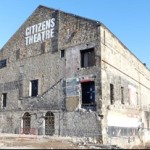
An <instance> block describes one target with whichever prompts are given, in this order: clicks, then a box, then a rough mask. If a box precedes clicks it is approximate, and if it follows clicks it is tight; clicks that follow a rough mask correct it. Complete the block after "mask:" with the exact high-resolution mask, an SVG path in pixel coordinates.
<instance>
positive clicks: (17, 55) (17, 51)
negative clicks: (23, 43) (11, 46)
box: [16, 49, 20, 60]
mask: <svg viewBox="0 0 150 150" xmlns="http://www.w3.org/2000/svg"><path fill="white" fill-rule="evenodd" d="M18 59H20V49H18V50H16V60H18Z"/></svg>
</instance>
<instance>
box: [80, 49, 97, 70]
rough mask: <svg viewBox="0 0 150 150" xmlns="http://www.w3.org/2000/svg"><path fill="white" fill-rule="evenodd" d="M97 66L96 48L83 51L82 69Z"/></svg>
mask: <svg viewBox="0 0 150 150" xmlns="http://www.w3.org/2000/svg"><path fill="white" fill-rule="evenodd" d="M94 65H95V53H94V48H90V49H87V50H82V51H81V67H82V68H84V67H91V66H94Z"/></svg>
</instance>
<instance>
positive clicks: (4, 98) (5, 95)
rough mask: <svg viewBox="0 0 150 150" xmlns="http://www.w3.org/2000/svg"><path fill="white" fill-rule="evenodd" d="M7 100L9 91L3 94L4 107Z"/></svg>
mask: <svg viewBox="0 0 150 150" xmlns="http://www.w3.org/2000/svg"><path fill="white" fill-rule="evenodd" d="M6 101H7V93H3V94H2V102H3V108H4V107H6Z"/></svg>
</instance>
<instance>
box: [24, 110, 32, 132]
mask: <svg viewBox="0 0 150 150" xmlns="http://www.w3.org/2000/svg"><path fill="white" fill-rule="evenodd" d="M30 126H31V115H30V114H29V113H28V112H26V113H25V114H24V115H23V133H24V134H29V133H30Z"/></svg>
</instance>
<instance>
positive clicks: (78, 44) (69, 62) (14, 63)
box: [0, 6, 101, 136]
mask: <svg viewBox="0 0 150 150" xmlns="http://www.w3.org/2000/svg"><path fill="white" fill-rule="evenodd" d="M52 17H53V18H55V19H56V20H55V32H54V37H53V38H49V39H47V40H45V41H44V42H45V50H43V49H42V42H43V41H41V42H37V43H33V44H29V45H28V44H26V41H25V36H26V34H25V32H26V28H27V27H29V26H32V25H35V24H38V23H40V22H43V21H45V20H48V19H51V18H52ZM99 38H100V36H99V23H98V22H96V21H92V20H88V19H85V18H81V17H78V16H74V15H71V14H67V13H64V12H61V11H57V10H53V9H49V8H46V7H43V6H40V7H38V8H37V9H36V10H35V11H34V12H33V14H32V15H31V16H30V17H29V18H28V19H27V20H26V21H25V23H24V24H23V25H22V26H21V27H20V28H19V30H18V31H17V32H16V33H15V34H14V35H13V36H12V37H11V38H10V40H9V41H8V42H7V43H6V44H5V45H4V47H3V50H2V51H1V52H0V58H1V59H7V66H6V67H4V68H2V69H0V94H2V93H7V106H6V108H2V107H1V112H0V114H1V115H2V116H4V117H6V118H7V117H8V118H9V115H10V113H9V111H11V113H12V115H11V118H12V124H13V127H9V126H8V127H7V128H5V129H4V127H5V125H6V124H7V122H6V121H4V120H7V119H4V120H3V121H2V124H3V125H4V126H1V130H2V132H12V133H20V129H21V128H23V118H22V117H23V115H24V113H25V112H29V113H30V114H31V128H37V130H38V134H45V131H44V129H45V114H46V112H48V111H51V112H52V113H53V114H54V116H55V130H56V132H55V135H59V134H61V135H72V136H77V135H78V134H77V133H79V132H80V133H81V134H79V135H78V136H82V135H83V134H88V135H89V136H90V134H91V133H87V132H88V131H87V130H88V129H90V132H96V133H98V135H100V121H99V120H95V118H96V117H98V115H99V113H101V112H100V108H101V99H100V97H101V89H100V85H101V83H100V77H101V76H100V74H101V71H100V45H99V42H98V41H99ZM89 48H94V51H95V55H96V57H95V66H93V67H88V68H81V62H80V61H81V60H80V50H84V49H89ZM61 50H65V57H64V58H61ZM72 78H73V79H75V80H76V81H77V87H78V88H77V93H78V94H77V95H75V96H72V95H70V96H68V95H67V89H66V88H67V87H66V86H67V81H68V80H69V79H72ZM35 79H38V96H37V97H30V95H29V92H30V86H29V85H30V81H31V80H35ZM81 79H92V81H94V82H95V93H96V94H95V95H96V96H95V99H96V100H95V101H96V109H95V110H94V111H92V112H91V113H90V111H91V110H89V109H88V110H86V109H84V110H83V111H85V112H82V114H81V112H80V111H82V109H81V83H80V80H81ZM71 88H72V89H74V87H73V86H72V87H71ZM1 104H2V102H1ZM63 114H64V115H63ZM80 116H82V119H81V118H80ZM72 117H73V118H72ZM16 120H18V121H16ZM15 121H16V122H17V123H14V122H15ZM90 122H92V123H90ZM85 124H86V130H85V131H83V129H84V128H85ZM71 129H72V131H70V130H71ZM75 130H76V131H77V133H76V132H75V133H74V132H73V131H75ZM81 131H82V132H81ZM96 133H95V134H96ZM91 136H93V135H91Z"/></svg>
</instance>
